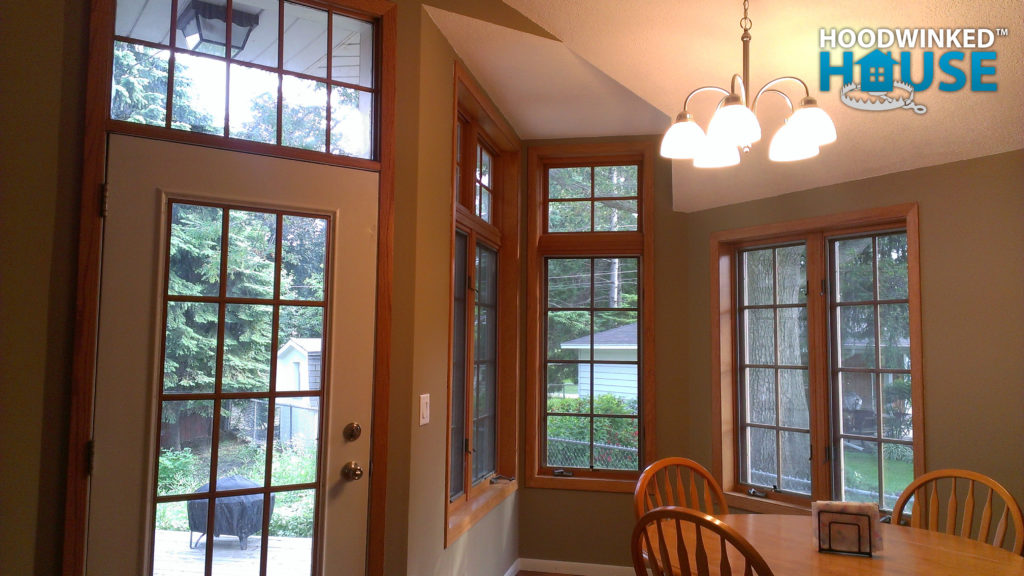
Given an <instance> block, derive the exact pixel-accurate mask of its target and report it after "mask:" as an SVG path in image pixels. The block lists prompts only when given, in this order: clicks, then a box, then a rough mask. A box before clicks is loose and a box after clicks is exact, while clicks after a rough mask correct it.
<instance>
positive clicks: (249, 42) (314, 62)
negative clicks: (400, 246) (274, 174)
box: [109, 0, 380, 160]
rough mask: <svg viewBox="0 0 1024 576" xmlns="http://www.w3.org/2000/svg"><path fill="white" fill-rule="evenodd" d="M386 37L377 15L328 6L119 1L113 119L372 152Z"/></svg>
mask: <svg viewBox="0 0 1024 576" xmlns="http://www.w3.org/2000/svg"><path fill="white" fill-rule="evenodd" d="M378 36H379V34H378V33H377V24H376V23H375V21H373V20H370V19H364V18H361V17H359V15H357V14H355V13H349V12H347V11H342V10H340V9H325V8H323V7H321V5H320V4H318V5H317V7H313V6H307V5H304V4H300V3H296V2H285V1H282V0H246V1H245V2H244V3H243V2H234V1H232V0H226V1H225V0H118V1H117V8H116V15H115V23H114V45H113V63H112V69H111V73H112V78H111V83H110V89H111V93H110V109H109V112H110V116H109V117H110V120H112V121H117V122H126V123H130V124H136V125H141V126H156V127H162V128H164V129H169V130H173V131H175V132H176V133H178V134H179V137H180V138H182V139H188V138H186V137H184V136H182V134H184V133H191V134H208V135H215V136H220V137H223V138H226V139H231V141H232V142H233V143H234V144H236V145H237V146H236V147H240V148H242V149H246V150H248V149H250V148H251V149H253V150H254V151H263V149H265V147H266V146H273V147H275V148H284V149H293V150H294V151H296V152H297V153H299V155H301V153H306V154H308V153H314V154H320V155H324V156H327V157H349V158H356V159H366V160H374V159H376V158H377V157H378V155H379V154H378V146H377V140H378V139H379V137H378V129H377V123H378V121H377V117H378V114H377V110H376V109H377V108H378V104H377V101H378V99H379V98H378V95H379V86H378V85H379V80H378V78H379V60H380V58H379V56H378V54H379V48H378V38H377V37H378ZM228 46H230V50H229V49H228V48H227V47H228ZM126 131H129V132H131V131H133V130H132V129H130V128H129V129H126ZM134 131H138V130H137V129H136V130H134ZM291 155H296V154H291Z"/></svg>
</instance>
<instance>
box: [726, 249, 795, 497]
mask: <svg viewBox="0 0 1024 576" xmlns="http://www.w3.org/2000/svg"><path fill="white" fill-rule="evenodd" d="M739 261H740V263H741V264H740V267H741V269H740V277H741V278H742V280H741V282H740V294H739V302H740V304H739V311H738V315H739V321H740V330H739V336H740V347H739V348H740V351H741V352H740V357H739V365H740V371H739V379H740V394H739V396H740V404H741V409H740V420H741V423H742V427H741V432H740V433H741V437H742V438H743V441H742V443H741V453H742V454H743V457H742V460H741V461H742V464H741V468H742V470H743V479H744V481H745V482H748V483H750V484H753V485H757V486H771V487H775V488H778V489H781V490H786V491H790V492H795V493H797V494H805V495H810V493H811V468H810V462H809V460H810V446H811V440H810V404H809V394H808V393H809V382H810V378H809V369H808V362H807V354H808V350H807V346H808V330H807V274H806V265H807V264H806V261H807V249H806V246H805V245H803V244H800V245H796V246H780V247H772V248H759V249H753V250H745V251H743V252H741V255H740V258H739Z"/></svg>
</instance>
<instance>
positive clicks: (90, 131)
mask: <svg viewBox="0 0 1024 576" xmlns="http://www.w3.org/2000/svg"><path fill="white" fill-rule="evenodd" d="M314 3H323V2H320V1H318V0H314ZM339 3H343V4H344V6H345V7H347V8H348V9H353V10H357V11H360V12H364V13H367V14H371V15H373V16H375V17H377V18H378V22H379V23H380V34H381V42H380V46H381V48H380V50H381V52H380V57H381V75H380V118H379V121H380V124H379V146H380V153H379V165H378V166H375V167H373V166H371V169H376V171H378V173H379V175H380V179H379V182H380V183H379V189H378V216H377V288H376V298H377V308H376V317H375V323H376V326H375V337H374V351H375V352H374V378H373V406H372V411H373V422H372V434H371V446H370V453H371V464H372V468H371V471H372V473H371V474H370V478H369V481H370V498H369V503H368V505H369V512H368V516H369V520H368V526H367V564H366V573H367V574H383V572H384V543H385V542H384V519H385V517H386V513H385V509H386V500H387V499H386V488H387V470H388V461H387V455H388V425H389V410H388V405H389V399H390V372H391V292H392V278H393V261H394V258H393V255H392V254H393V246H394V189H395V76H396V75H395V69H396V49H397V6H396V5H395V4H394V3H392V2H391V1H390V0H339ZM115 6H116V0H93V1H92V3H91V6H90V11H89V56H88V80H87V82H86V94H85V104H86V107H85V131H84V137H83V140H84V153H83V166H82V189H81V208H80V213H79V234H78V272H77V287H76V295H75V325H74V350H73V355H72V371H71V397H70V424H69V432H68V460H67V477H66V488H65V503H64V543H63V551H62V573H63V574H65V575H70V576H79V575H82V574H84V573H85V554H86V537H87V524H88V509H89V482H90V476H91V472H92V470H91V465H92V463H91V452H92V428H93V412H94V405H93V397H94V394H95V386H96V354H97V351H98V350H97V346H98V339H97V332H98V328H99V296H100V272H101V265H100V263H101V258H102V243H103V222H104V215H105V214H104V211H105V193H104V192H105V191H104V182H105V181H106V162H107V158H106V150H107V138H108V136H109V134H111V133H115V132H122V133H123V132H124V130H123V129H119V128H118V126H117V124H116V123H114V122H111V121H110V120H109V119H108V109H109V103H110V83H109V81H108V78H109V70H110V69H111V66H112V59H113V35H114V18H115V16H114V14H115ZM157 137H159V136H157ZM183 140H185V139H183ZM204 143H205V144H209V142H204ZM213 145H216V144H213ZM222 146H223V147H225V148H227V147H228V146H227V142H225V143H224V145H222ZM367 164H368V163H366V162H353V163H352V164H351V166H352V167H356V168H364V169H365V168H367V167H368V166H367ZM339 165H345V163H344V161H339Z"/></svg>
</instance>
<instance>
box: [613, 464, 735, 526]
mask: <svg viewBox="0 0 1024 576" xmlns="http://www.w3.org/2000/svg"><path fill="white" fill-rule="evenodd" d="M702 496H703V497H702ZM663 506H684V507H686V508H692V509H694V510H700V511H702V512H705V513H707V514H728V513H729V505H728V504H727V503H726V501H725V493H724V492H722V489H721V488H720V487H719V485H718V482H716V481H715V478H714V476H712V475H711V473H710V472H708V471H707V469H706V468H704V467H703V466H701V465H700V464H698V463H697V462H695V461H693V460H690V459H689V458H679V457H670V458H662V459H661V460H658V461H656V462H654V463H653V464H651V465H650V466H648V467H647V469H645V470H644V471H643V473H642V474H641V475H640V479H639V480H638V481H637V484H636V491H635V493H634V498H633V507H634V511H635V513H636V517H637V518H639V517H640V516H642V515H643V514H644V513H645V512H648V511H649V510H653V509H655V508H661V507H663ZM716 507H717V511H716V510H715V508H716Z"/></svg>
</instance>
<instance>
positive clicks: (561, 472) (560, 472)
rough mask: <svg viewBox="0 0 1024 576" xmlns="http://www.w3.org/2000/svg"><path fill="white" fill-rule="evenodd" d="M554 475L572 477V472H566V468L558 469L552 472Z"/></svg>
mask: <svg viewBox="0 0 1024 576" xmlns="http://www.w3.org/2000/svg"><path fill="white" fill-rule="evenodd" d="M552 474H554V475H555V476H572V470H566V469H564V468H556V469H555V471H554V472H552Z"/></svg>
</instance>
